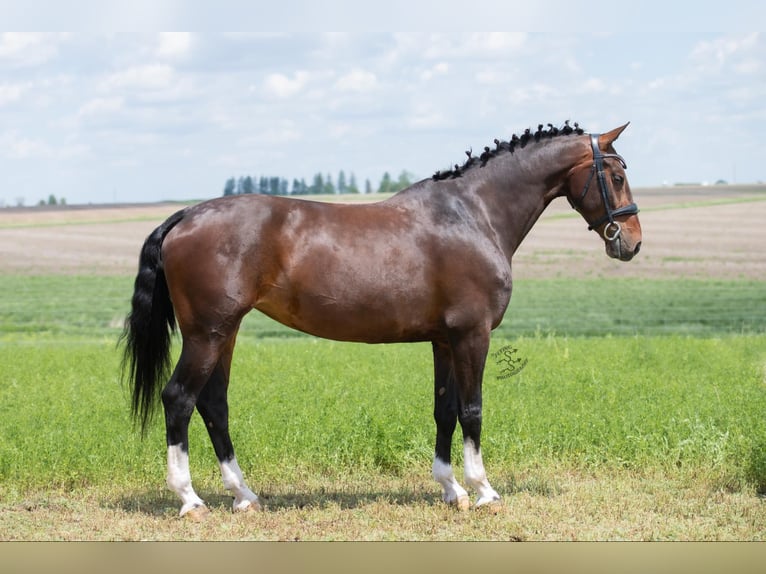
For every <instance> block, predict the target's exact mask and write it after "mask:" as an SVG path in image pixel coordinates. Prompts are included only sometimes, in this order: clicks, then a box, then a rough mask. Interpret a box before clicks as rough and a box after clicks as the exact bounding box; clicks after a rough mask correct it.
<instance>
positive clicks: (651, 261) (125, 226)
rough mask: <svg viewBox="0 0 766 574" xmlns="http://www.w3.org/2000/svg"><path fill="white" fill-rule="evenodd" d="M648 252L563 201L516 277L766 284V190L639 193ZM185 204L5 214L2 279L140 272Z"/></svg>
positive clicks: (1, 220) (540, 227)
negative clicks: (614, 248) (155, 239)
mask: <svg viewBox="0 0 766 574" xmlns="http://www.w3.org/2000/svg"><path fill="white" fill-rule="evenodd" d="M634 196H635V200H636V203H638V205H639V207H640V208H641V210H642V211H641V214H640V215H639V218H640V220H641V225H642V229H643V246H642V250H641V253H640V254H639V255H638V256H637V257H636V258H635V259H634V260H633V261H631V262H630V263H620V262H617V261H614V260H611V259H609V258H607V257H606V255H605V253H604V246H603V242H602V241H601V240H600V239H599V238H598V237H597V236H596V234H595V233H593V232H589V231H587V225H586V224H585V223H584V222H583V221H582V219H580V218H579V217H577V216H576V215H575V216H570V214H572V213H573V212H572V210H571V208H570V207H569V205H568V203H567V202H566V201H565V200H563V199H557V200H556V201H554V202H553V204H551V205H550V206H549V208H548V209H547V210H546V212H545V213H544V214H543V216H542V217H541V218H540V220H539V221H538V222H537V224H536V225H535V227H534V228H533V229H532V231H531V232H530V234H529V236H528V237H527V238H526V239H525V241H524V243H523V244H522V246H521V248H520V249H519V251H518V252H517V253H516V256H515V257H514V261H513V265H514V277H515V278H517V279H518V278H551V277H573V278H583V277H647V278H649V277H652V278H657V277H660V278H677V277H694V278H726V279H734V278H747V279H756V280H766V250H765V249H764V246H766V185H750V186H744V185H743V186H711V187H666V188H645V189H636V190H634ZM180 208H181V206H180V205H179V204H176V203H157V204H148V205H117V206H69V207H59V208H26V209H14V208H6V209H0V272H2V273H22V274H48V273H67V274H110V275H111V274H132V273H134V272H135V270H136V267H137V261H138V252H139V249H140V248H141V244H142V242H143V240H144V238H145V237H146V236H147V235H148V234H149V233H150V232H151V231H152V229H154V227H155V226H156V225H157V224H159V223H160V222H161V221H162V220H163V219H164V218H165V217H167V216H168V215H170V214H171V213H173V212H174V211H176V210H178V209H180Z"/></svg>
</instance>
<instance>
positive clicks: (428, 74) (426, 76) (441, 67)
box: [420, 62, 449, 82]
mask: <svg viewBox="0 0 766 574" xmlns="http://www.w3.org/2000/svg"><path fill="white" fill-rule="evenodd" d="M447 73H449V64H448V63H447V62H438V63H437V64H435V65H433V66H432V67H430V68H428V69H426V70H424V71H423V72H422V73H421V74H420V79H421V80H423V81H424V82H427V81H429V80H431V79H433V78H435V77H436V76H444V75H446V74H447Z"/></svg>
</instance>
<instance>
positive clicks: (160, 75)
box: [101, 64, 174, 91]
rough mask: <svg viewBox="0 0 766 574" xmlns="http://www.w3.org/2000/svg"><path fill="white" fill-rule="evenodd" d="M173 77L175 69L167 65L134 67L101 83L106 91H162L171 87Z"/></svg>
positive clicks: (116, 73)
mask: <svg viewBox="0 0 766 574" xmlns="http://www.w3.org/2000/svg"><path fill="white" fill-rule="evenodd" d="M173 76H174V72H173V68H171V67H170V66H168V65H166V64H149V65H145V66H133V67H130V68H127V69H125V70H123V71H121V72H115V73H113V74H110V75H109V76H107V77H106V79H105V80H104V81H103V82H102V83H101V88H102V89H103V90H106V91H111V90H123V89H129V90H130V89H135V90H161V89H164V88H167V87H169V86H170V85H171V83H172V81H173Z"/></svg>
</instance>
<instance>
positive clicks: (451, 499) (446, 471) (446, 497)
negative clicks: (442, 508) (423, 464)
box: [432, 456, 468, 504]
mask: <svg viewBox="0 0 766 574" xmlns="http://www.w3.org/2000/svg"><path fill="white" fill-rule="evenodd" d="M432 472H433V476H434V480H435V481H436V482H438V483H439V484H441V485H442V488H443V489H444V491H443V492H442V500H443V501H444V502H446V503H447V504H457V502H458V499H459V498H461V497H467V496H468V493H467V492H466V491H465V489H464V488H463V487H462V486H460V484H458V481H457V480H455V475H454V473H453V472H452V465H451V464H449V463H447V462H444V461H443V460H441V459H440V458H438V457H436V456H434V464H433V468H432Z"/></svg>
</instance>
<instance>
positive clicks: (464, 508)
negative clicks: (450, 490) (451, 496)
mask: <svg viewBox="0 0 766 574" xmlns="http://www.w3.org/2000/svg"><path fill="white" fill-rule="evenodd" d="M455 507H456V508H457V509H458V510H459V511H460V512H468V511H469V510H470V508H471V499H470V498H468V497H467V496H458V497H457V500H456V501H455Z"/></svg>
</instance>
